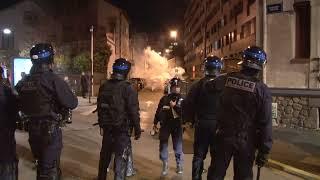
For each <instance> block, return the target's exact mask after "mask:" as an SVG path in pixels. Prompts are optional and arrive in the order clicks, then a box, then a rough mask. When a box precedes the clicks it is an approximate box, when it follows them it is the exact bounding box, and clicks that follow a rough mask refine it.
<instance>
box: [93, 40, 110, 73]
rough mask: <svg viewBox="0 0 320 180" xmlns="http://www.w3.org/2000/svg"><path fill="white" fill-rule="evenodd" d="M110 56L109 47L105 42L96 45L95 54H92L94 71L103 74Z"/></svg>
mask: <svg viewBox="0 0 320 180" xmlns="http://www.w3.org/2000/svg"><path fill="white" fill-rule="evenodd" d="M111 54H112V51H111V47H110V46H109V45H108V44H107V43H106V42H105V41H100V42H98V43H97V47H96V53H95V54H94V58H93V59H94V71H95V72H101V73H105V72H106V70H107V67H106V65H107V64H108V62H109V59H110V56H111Z"/></svg>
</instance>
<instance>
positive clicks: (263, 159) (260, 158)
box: [256, 151, 268, 167]
mask: <svg viewBox="0 0 320 180" xmlns="http://www.w3.org/2000/svg"><path fill="white" fill-rule="evenodd" d="M267 162H268V153H262V152H260V151H259V152H258V155H257V157H256V165H257V166H259V167H263V166H264V165H265V164H266V163H267Z"/></svg>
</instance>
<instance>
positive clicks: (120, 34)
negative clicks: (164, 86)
mask: <svg viewBox="0 0 320 180" xmlns="http://www.w3.org/2000/svg"><path fill="white" fill-rule="evenodd" d="M121 41H122V12H121V10H120V26H119V46H120V47H119V53H120V55H119V57H120V58H122V42H121Z"/></svg>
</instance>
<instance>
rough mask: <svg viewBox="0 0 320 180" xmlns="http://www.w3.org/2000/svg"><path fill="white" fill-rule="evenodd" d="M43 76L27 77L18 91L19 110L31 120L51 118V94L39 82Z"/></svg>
mask: <svg viewBox="0 0 320 180" xmlns="http://www.w3.org/2000/svg"><path fill="white" fill-rule="evenodd" d="M43 78H44V77H43V74H32V75H30V76H27V77H26V78H25V79H24V80H23V82H22V86H21V88H20V90H19V97H20V103H21V110H22V112H23V113H24V114H26V115H27V116H28V117H31V118H38V117H47V116H51V112H52V109H53V92H50V91H49V90H48V88H46V87H45V86H44V85H43V84H42V83H41V82H42V80H43Z"/></svg>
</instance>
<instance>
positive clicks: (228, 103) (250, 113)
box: [218, 72, 272, 153]
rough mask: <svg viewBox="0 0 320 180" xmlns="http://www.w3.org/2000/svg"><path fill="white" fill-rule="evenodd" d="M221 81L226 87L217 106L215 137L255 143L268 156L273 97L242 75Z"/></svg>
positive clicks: (252, 80) (248, 77)
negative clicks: (217, 135)
mask: <svg viewBox="0 0 320 180" xmlns="http://www.w3.org/2000/svg"><path fill="white" fill-rule="evenodd" d="M221 78H223V79H224V81H225V87H224V90H223V92H222V94H221V98H220V100H219V105H218V107H219V111H218V129H219V130H218V134H220V135H221V137H224V138H228V137H231V138H234V139H237V140H244V141H241V142H247V143H250V144H252V143H254V144H255V145H257V148H258V149H259V150H260V151H262V152H265V153H268V152H269V151H270V149H271V146H272V117H271V102H272V98H271V94H270V91H269V89H268V87H267V86H266V85H265V84H264V83H262V82H260V81H259V80H258V79H257V78H255V77H252V76H247V75H245V73H243V72H237V73H230V74H228V75H226V76H223V77H221Z"/></svg>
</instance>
